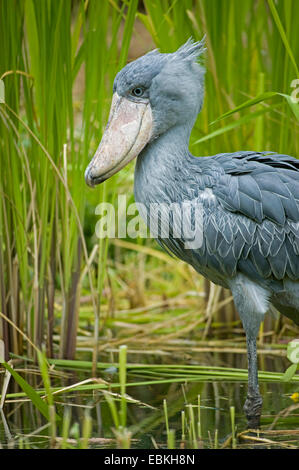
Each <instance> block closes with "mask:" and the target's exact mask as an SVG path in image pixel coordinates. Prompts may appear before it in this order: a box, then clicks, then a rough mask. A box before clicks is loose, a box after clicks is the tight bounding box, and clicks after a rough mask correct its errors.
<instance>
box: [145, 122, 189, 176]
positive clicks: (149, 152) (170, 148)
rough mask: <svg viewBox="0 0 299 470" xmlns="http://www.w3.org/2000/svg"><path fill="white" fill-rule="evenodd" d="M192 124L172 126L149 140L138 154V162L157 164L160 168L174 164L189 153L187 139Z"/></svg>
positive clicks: (149, 165)
mask: <svg viewBox="0 0 299 470" xmlns="http://www.w3.org/2000/svg"><path fill="white" fill-rule="evenodd" d="M191 130H192V126H191V125H189V123H186V124H185V125H180V126H174V127H171V128H170V129H168V130H167V131H166V132H164V133H163V134H161V135H160V136H159V137H157V138H156V139H154V140H153V141H152V142H150V143H149V144H148V145H147V146H146V147H145V148H144V150H143V151H142V152H141V153H140V155H139V156H138V163H139V164H140V163H141V164H142V165H146V166H148V168H150V167H151V166H152V165H158V167H159V168H160V169H161V168H162V167H163V166H164V165H165V164H166V165H167V166H169V165H172V164H176V163H177V162H178V161H180V160H182V159H184V158H186V156H187V155H188V153H189V150H188V147H189V140H190V134H191Z"/></svg>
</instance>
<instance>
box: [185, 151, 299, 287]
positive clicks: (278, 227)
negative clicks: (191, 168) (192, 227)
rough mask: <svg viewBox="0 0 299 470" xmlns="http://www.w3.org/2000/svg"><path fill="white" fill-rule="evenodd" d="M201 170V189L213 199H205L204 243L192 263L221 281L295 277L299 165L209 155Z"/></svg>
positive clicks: (261, 157)
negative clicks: (243, 276)
mask: <svg viewBox="0 0 299 470" xmlns="http://www.w3.org/2000/svg"><path fill="white" fill-rule="evenodd" d="M198 160H199V162H198V167H200V166H201V164H200V160H201V159H198ZM208 160H210V166H209V162H208ZM204 166H205V168H206V169H205V170H203V169H202V168H201V170H200V173H201V180H200V181H201V184H202V188H204V187H207V186H208V187H210V189H211V192H212V194H213V195H214V198H211V200H208V201H207V200H206V199H203V205H204V227H203V228H204V237H203V245H202V247H201V248H200V249H199V250H195V251H194V252H193V253H192V263H191V264H193V266H194V267H195V268H196V269H198V270H199V271H200V272H202V267H203V266H205V267H206V269H207V270H213V271H215V273H219V275H223V276H224V278H225V277H227V276H228V277H231V276H234V275H235V274H236V273H237V272H242V273H244V274H246V275H248V276H249V277H250V278H252V279H255V280H262V279H273V280H281V279H283V278H284V277H285V276H288V277H289V278H290V279H293V280H297V279H299V256H298V255H299V161H297V160H296V159H294V158H292V157H290V156H287V155H278V154H274V153H271V154H269V153H257V152H239V153H236V154H221V155H217V156H215V157H208V159H205V163H204Z"/></svg>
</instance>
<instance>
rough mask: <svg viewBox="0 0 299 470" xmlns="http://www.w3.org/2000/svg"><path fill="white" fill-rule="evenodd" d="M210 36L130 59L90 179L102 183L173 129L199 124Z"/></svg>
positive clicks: (87, 176)
mask: <svg viewBox="0 0 299 470" xmlns="http://www.w3.org/2000/svg"><path fill="white" fill-rule="evenodd" d="M204 50H205V49H204V39H203V40H202V41H200V42H193V41H192V40H190V39H189V40H188V41H187V42H186V43H185V44H184V45H183V46H182V47H180V48H179V49H178V50H177V51H176V52H173V53H169V54H162V53H160V52H159V51H157V50H154V51H151V52H149V53H148V54H146V55H144V56H142V57H140V58H138V59H137V60H135V61H134V62H131V63H129V64H128V65H126V66H125V67H124V68H123V69H122V70H121V71H120V72H119V73H118V74H117V75H116V77H115V80H114V85H113V98H112V104H111V109H110V115H109V120H108V124H107V127H106V130H105V132H104V134H103V137H102V140H101V142H100V145H99V146H98V148H97V150H96V153H95V155H94V157H93V158H92V160H91V162H90V164H89V165H88V167H87V169H86V171H85V179H86V183H87V184H88V185H89V186H95V185H97V184H99V183H102V182H103V181H105V180H106V179H108V178H110V177H111V176H112V175H114V174H115V173H117V172H118V171H119V170H120V169H121V168H123V167H124V166H125V165H127V164H128V163H129V162H130V161H131V160H133V158H135V157H137V155H139V153H140V152H141V151H142V150H143V148H144V147H145V146H146V145H147V144H148V143H149V142H151V141H152V140H153V139H155V138H157V137H159V136H160V135H161V134H163V133H165V132H166V131H167V130H168V129H170V128H172V127H174V126H177V125H185V124H186V123H187V122H190V120H191V124H192V125H193V123H194V121H195V119H196V116H197V114H198V113H199V111H200V110H201V107H202V103H203V96H204V69H203V67H202V66H200V65H199V64H198V62H197V59H198V57H199V56H200V55H201V54H202V53H203V51H204Z"/></svg>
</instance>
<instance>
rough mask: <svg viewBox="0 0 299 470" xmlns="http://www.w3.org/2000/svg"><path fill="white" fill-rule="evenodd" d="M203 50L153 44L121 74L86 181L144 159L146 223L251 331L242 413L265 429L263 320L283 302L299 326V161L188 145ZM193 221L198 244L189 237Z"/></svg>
mask: <svg viewBox="0 0 299 470" xmlns="http://www.w3.org/2000/svg"><path fill="white" fill-rule="evenodd" d="M205 50H206V48H205V38H203V39H202V40H201V41H194V40H193V39H192V38H189V39H188V40H187V42H186V43H184V44H183V45H182V46H180V47H179V48H178V49H177V50H176V51H175V52H170V53H161V52H160V51H159V50H158V49H155V50H153V51H150V52H148V53H146V54H145V55H143V56H141V57H139V58H137V59H136V60H134V61H132V62H130V63H128V64H127V65H125V66H124V68H123V69H121V70H120V71H119V72H118V73H117V75H116V77H115V80H114V84H113V96H112V104H111V109H110V115H109V119H108V124H107V126H106V129H105V131H104V133H103V136H102V139H101V142H100V144H99V146H98V148H97V150H96V152H95V154H94V156H93V158H92V159H91V161H90V163H89V165H88V166H87V168H86V171H85V180H86V183H87V185H88V186H90V187H94V186H96V185H97V184H100V183H102V182H103V181H105V180H107V179H108V178H110V177H111V176H112V175H114V174H115V173H117V172H118V171H120V170H121V169H122V168H123V167H124V166H126V165H127V164H128V163H129V162H130V161H132V160H133V159H135V158H136V165H135V173H134V195H135V201H136V203H137V205H138V204H139V205H140V207H141V208H142V211H141V212H143V214H141V215H142V217H144V218H145V221H146V223H147V224H148V225H151V222H154V223H155V224H156V226H157V225H158V228H159V227H160V228H161V227H162V228H163V227H164V228H163V230H164V232H163V230H162V231H160V232H159V230H157V231H156V234H155V238H156V240H157V242H158V243H159V244H160V245H161V246H162V247H163V248H164V249H165V250H166V251H167V252H168V253H169V254H171V255H173V256H175V257H177V258H179V259H181V260H183V261H185V262H187V263H189V264H190V265H191V266H192V267H193V268H194V269H195V270H196V271H197V272H198V273H199V274H200V275H202V276H204V277H205V278H207V279H208V280H210V281H212V282H213V283H215V284H217V285H220V286H223V287H224V288H226V289H230V291H231V293H232V296H233V300H234V304H235V307H236V310H237V312H238V314H239V316H240V319H241V322H242V325H243V328H244V330H245V335H246V346H247V359H248V388H247V397H246V401H245V404H244V412H245V415H246V418H247V426H248V428H251V429H257V428H258V427H259V426H260V418H261V412H262V396H261V394H260V390H259V383H258V364H257V344H256V339H257V335H258V332H259V328H260V324H261V322H262V321H263V319H264V317H265V314H266V313H268V312H271V310H275V309H276V310H278V311H279V312H280V313H282V314H283V315H285V316H287V317H288V318H290V319H291V320H293V321H294V323H295V324H297V325H299V161H298V160H296V158H294V157H292V156H289V155H283V154H279V153H275V152H269V151H265V152H260V151H256V152H255V151H244V150H242V151H233V152H231V153H219V154H216V155H213V156H201V157H196V156H193V155H192V154H191V153H190V151H189V140H190V134H191V131H192V128H193V127H194V123H195V120H196V118H197V116H198V114H199V113H200V111H201V109H202V107H203V102H204V88H205V86H204V83H205V67H204V65H203V64H202V62H203V61H202V60H200V59H201V56H203V54H204V52H205ZM155 204H156V205H157V204H160V205H161V206H163V207H165V206H166V207H169V206H171V205H172V206H175V207H176V211H177V213H176V211H172V212H171V211H170V212H171V214H172V215H171V216H169V217H168V218H166V222H165V221H164V222H163V211H160V215H156V217H155V216H154V215H153V211H151V207H152V206H153V205H155ZM197 206H198V208H199V209H200V210H198V211H197V210H195V209H196V208H197ZM180 209H181V211H180ZM179 213H180V214H181V215H182V214H183V216H184V215H185V216H186V217H185V219H186V220H187V221H189V231H188V230H187V233H186V234H185V233H184V231H182V230H178V227H177V220H178V217H177V215H178V214H179ZM186 214H187V215H186ZM198 220H200V223H197V221H198ZM179 221H180V222H181V220H179ZM155 224H152V225H155ZM167 225H168V227H167ZM165 226H166V227H165ZM195 226H196V227H197V229H196V231H195V232H196V233H197V235H198V236H197V235H196V236H194V237H193V238H194V239H198V240H197V242H196V243H194V239H192V237H191V236H189V235H190V231H191V232H192V227H195ZM165 228H166V229H167V228H169V230H168V233H166V234H165ZM161 232H162V233H161ZM166 232H167V230H166ZM164 235H165V236H164ZM191 235H192V233H191ZM190 240H191V241H190Z"/></svg>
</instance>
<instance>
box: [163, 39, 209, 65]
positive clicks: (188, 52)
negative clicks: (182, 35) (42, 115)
mask: <svg viewBox="0 0 299 470" xmlns="http://www.w3.org/2000/svg"><path fill="white" fill-rule="evenodd" d="M205 39H206V36H205V35H204V37H203V38H202V40H201V41H193V39H192V38H189V39H188V41H187V42H185V44H183V45H182V46H181V47H180V48H179V49H178V50H177V51H175V52H173V53H172V54H171V55H172V57H173V59H183V60H190V61H196V60H197V59H198V57H199V56H201V55H202V54H203V53H204V52H205V51H206V48H205Z"/></svg>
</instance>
